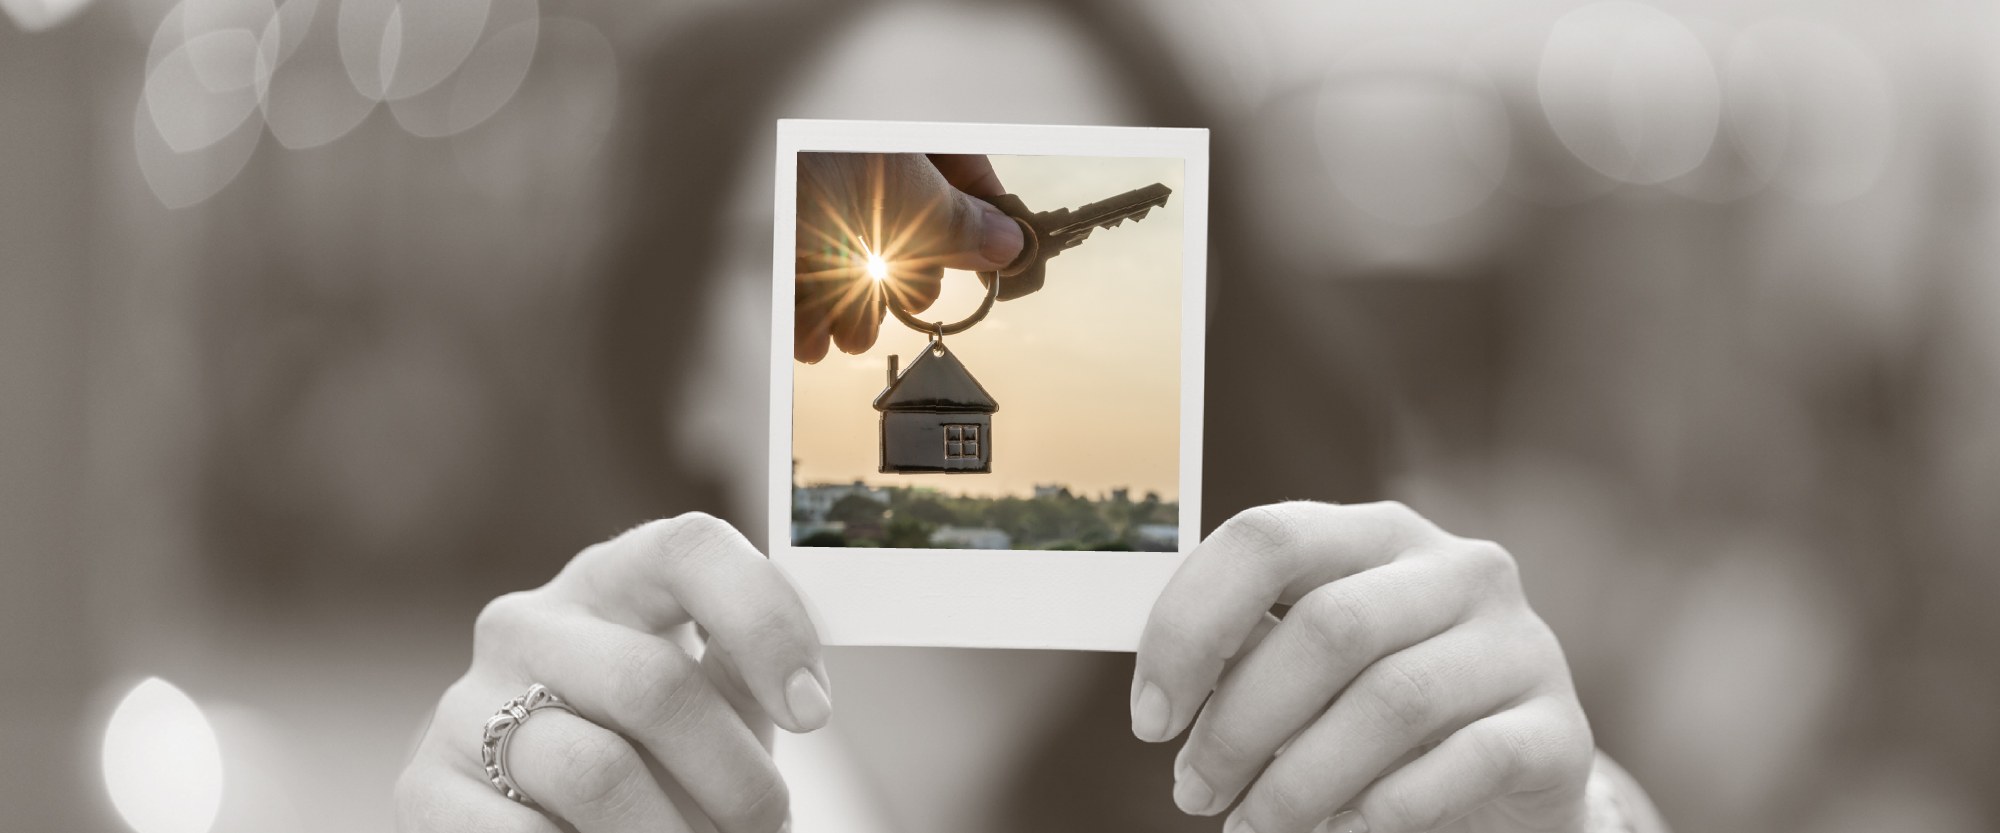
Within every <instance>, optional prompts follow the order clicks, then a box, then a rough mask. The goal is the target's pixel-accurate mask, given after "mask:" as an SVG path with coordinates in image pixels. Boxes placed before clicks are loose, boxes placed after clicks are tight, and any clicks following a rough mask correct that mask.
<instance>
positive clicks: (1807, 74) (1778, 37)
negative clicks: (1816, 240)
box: [1729, 20, 1896, 203]
mask: <svg viewBox="0 0 2000 833" xmlns="http://www.w3.org/2000/svg"><path fill="white" fill-rule="evenodd" d="M1729 68H1730V76H1731V77H1732V78H1736V77H1755V78H1759V79H1762V80H1761V81H1760V83H1758V84H1756V85H1755V86H1746V88H1745V89H1744V90H1743V91H1742V94H1741V95H1740V96H1735V97H1732V101H1731V104H1732V106H1731V110H1730V112H1731V117H1732V118H1743V119H1745V120H1751V119H1762V120H1764V121H1765V122H1771V123H1770V124H1768V126H1767V127H1765V128H1764V129H1763V130H1762V131H1761V134H1760V135H1758V136H1757V137H1756V140H1755V141H1754V143H1752V144H1750V145H1748V146H1746V147H1745V148H1744V151H1745V153H1746V155H1747V156H1748V157H1749V158H1750V159H1751V160H1752V161H1753V162H1754V164H1755V165H1757V166H1758V167H1759V168H1760V169H1761V170H1762V171H1765V172H1767V175H1769V176H1770V177H1771V178H1772V181H1773V182H1774V183H1775V184H1776V185H1777V187H1778V188H1780V189H1781V190H1783V191H1785V192H1787V193H1789V194H1791V195H1793V196H1795V197H1797V198H1799V199H1802V200H1806V201H1809V202H1818V203H1832V202H1839V201H1842V200H1846V199H1851V198H1853V197H1855V196H1858V195H1859V194H1861V193H1863V192H1865V191H1867V190H1868V189H1869V188H1871V187H1872V186H1873V185H1874V184H1875V183H1876V181H1877V180H1879V179H1880V178H1881V175H1882V170H1883V168H1884V166H1885V165H1886V164H1887V163H1888V159H1889V153H1890V150H1891V149H1892V148H1893V146H1894V144H1895V138H1896V105H1895V97H1894V92H1893V89H1892V88H1891V86H1890V83H1889V78H1888V75H1887V73H1886V72H1885V71H1884V69H1883V67H1882V65H1881V62H1880V61H1879V60H1878V59H1877V58H1876V57H1875V56H1874V55H1872V54H1870V53H1869V52H1868V51H1867V50H1865V49H1863V48H1862V47H1861V46H1860V44H1858V43H1856V42H1855V41H1854V39H1853V38H1851V37H1849V36H1848V35H1846V34H1845V33H1843V32H1840V31H1839V30H1837V29H1834V28H1831V27H1828V26H1825V25H1822V24H1818V23H1811V22H1807V21H1800V20H1773V21H1768V22H1765V23H1760V24H1757V25H1755V26H1752V27H1750V28H1748V29H1745V30H1744V31H1743V33H1742V34H1740V35H1739V36H1737V38H1736V41H1735V43H1734V44H1733V45H1732V47H1731V49H1730V58H1729Z"/></svg>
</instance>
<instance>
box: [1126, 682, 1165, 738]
mask: <svg viewBox="0 0 2000 833" xmlns="http://www.w3.org/2000/svg"><path fill="white" fill-rule="evenodd" d="M1132 734H1133V735H1136V736H1138V738H1139V739H1140V740H1143V741H1162V740H1166V739H1167V737H1168V736H1167V693H1166V692H1164V691H1161V690H1160V687H1159V686H1157V685H1154V684H1152V683H1147V684H1146V686H1145V688H1141V689H1139V698H1138V699H1136V700H1133V701H1132Z"/></svg>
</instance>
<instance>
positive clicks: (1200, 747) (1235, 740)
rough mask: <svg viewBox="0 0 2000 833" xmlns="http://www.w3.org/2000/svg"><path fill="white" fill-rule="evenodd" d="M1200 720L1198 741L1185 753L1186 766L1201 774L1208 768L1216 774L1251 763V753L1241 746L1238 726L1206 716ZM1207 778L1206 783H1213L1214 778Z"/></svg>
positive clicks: (1235, 769)
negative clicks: (1186, 754) (1186, 757)
mask: <svg viewBox="0 0 2000 833" xmlns="http://www.w3.org/2000/svg"><path fill="white" fill-rule="evenodd" d="M1201 723H1202V724H1203V725H1202V727H1201V731H1200V734H1199V737H1200V739H1201V742H1200V743H1197V744H1195V747H1194V749H1193V750H1192V751H1190V752H1189V753H1188V765H1189V766H1191V767H1193V768H1195V769H1197V770H1200V771H1202V773H1203V774H1204V775H1207V774H1209V773H1210V772H1211V771H1213V772H1214V773H1215V774H1218V775H1220V774H1222V773H1234V772H1236V771H1238V770H1240V769H1242V768H1243V767H1245V766H1246V765H1248V764H1250V763H1251V760H1252V756H1251V755H1250V753H1249V752H1248V751H1247V750H1246V749H1245V748H1244V746H1243V742H1242V738H1243V733H1242V732H1241V731H1240V730H1239V729H1238V727H1236V726H1233V725H1229V724H1228V723H1226V722H1224V721H1222V720H1209V719H1207V718H1206V716H1204V719H1203V720H1202V721H1201ZM1207 780H1208V781H1209V783H1210V784H1215V783H1216V782H1217V780H1218V779H1216V778H1209V779H1207ZM1220 780H1225V781H1226V780H1230V779H1228V778H1223V779H1220Z"/></svg>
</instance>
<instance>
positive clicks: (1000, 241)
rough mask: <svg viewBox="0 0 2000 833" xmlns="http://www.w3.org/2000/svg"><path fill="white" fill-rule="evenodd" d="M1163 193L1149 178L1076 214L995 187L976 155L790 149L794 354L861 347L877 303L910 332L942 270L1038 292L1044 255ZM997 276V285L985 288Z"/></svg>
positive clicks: (1015, 291) (867, 342) (874, 321)
mask: <svg viewBox="0 0 2000 833" xmlns="http://www.w3.org/2000/svg"><path fill="white" fill-rule="evenodd" d="M1172 194H1173V191H1172V189H1170V188H1168V187H1167V186H1165V185H1163V184H1160V183H1154V184H1152V185H1148V186H1145V187H1143V188H1137V189H1133V190H1131V191H1127V192H1125V193H1123V194H1119V195H1117V196H1114V197H1111V198H1109V199H1105V200H1100V201H1098V202H1094V203H1090V204H1087V205H1084V206H1081V207H1078V208H1075V209H1068V208H1058V209H1055V210H1052V211H1040V212H1037V211H1031V210H1029V208H1028V206H1027V204H1026V203H1025V202H1023V201H1022V199H1021V198H1020V197H1018V196H1015V195H1013V194H1009V193H1006V191H1005V189H1004V188H1002V187H1001V185H1000V178H999V177H998V176H997V175H996V174H994V172H993V165H992V163H991V162H989V161H988V160H987V159H986V157H984V156H976V155H947V154H937V155H932V156H929V157H924V156H920V155H918V154H913V153H903V154H879V153H801V154H799V202H798V237H797V242H796V243H795V246H794V249H795V251H794V255H795V258H796V274H797V284H796V286H797V289H796V292H797V295H796V306H795V308H794V309H795V321H796V327H797V329H796V331H795V335H794V340H793V350H792V352H793V355H794V357H795V358H797V359H798V360H799V361H802V362H807V363H812V362H817V361H819V360H820V359H821V358H824V357H825V356H826V351H827V344H828V342H829V340H830V341H831V342H832V343H833V344H836V345H838V346H839V347H840V349H841V350H842V351H844V352H847V353H861V352H864V351H866V350H867V349H868V348H869V347H871V346H873V345H874V344H875V339H876V336H877V335H878V334H879V333H880V332H881V325H882V317H883V309H884V308H885V307H886V308H887V309H889V310H891V311H894V312H895V313H896V315H897V317H898V318H900V319H902V320H903V321H904V322H905V323H907V324H909V325H910V326H912V327H916V328H917V329H920V330H924V331H926V332H929V331H930V330H931V329H932V327H933V326H935V325H933V324H931V323H928V322H923V321H920V320H918V319H917V318H916V317H915V313H919V312H923V311H924V310H926V309H928V308H930V305H931V303H932V302H934V301H936V300H937V297H938V290H939V284H940V282H941V279H942V277H943V270H945V269H964V270H968V271H974V272H978V273H979V277H980V280H981V281H982V282H985V283H986V284H987V285H988V286H989V288H992V289H993V294H992V295H989V296H988V299H987V302H986V303H985V304H983V305H981V306H980V308H979V310H978V311H977V312H975V313H974V315H973V317H972V318H969V319H966V320H965V321H963V322H960V323H959V324H957V325H953V326H946V327H943V328H942V329H941V332H944V333H951V332H956V331H958V330H961V329H963V328H964V327H966V326H969V325H970V324H971V323H974V322H976V321H977V319H978V318H980V317H982V316H984V315H985V313H986V311H987V310H988V308H989V307H990V305H991V303H992V301H993V299H994V298H995V297H997V298H998V299H999V300H1010V299H1013V298H1019V297H1021V296H1023V295H1027V294H1029V293H1031V292H1034V291H1036V290H1038V289H1040V288H1041V287H1042V281H1043V277H1044V273H1045V272H1046V269H1047V265H1048V261H1049V259H1050V258H1052V257H1055V256H1056V255H1059V254H1061V253H1063V252H1064V251H1066V250H1068V249H1070V248H1073V247H1075V246H1076V245H1077V244H1079V243H1082V242H1083V241H1084V240H1085V239H1087V238H1089V237H1090V233H1091V231H1092V230H1094V229H1098V228H1112V227H1114V226H1117V225H1119V224H1120V223H1123V222H1125V221H1126V220H1133V221H1135V222H1136V221H1138V220H1142V219H1144V218H1145V217H1146V214H1147V213H1148V212H1150V211H1152V210H1153V209H1154V208H1157V207H1159V206H1162V205H1165V204H1166V202H1167V199H1168V197H1169V196H1171V195H1172ZM996 283H997V285H996Z"/></svg>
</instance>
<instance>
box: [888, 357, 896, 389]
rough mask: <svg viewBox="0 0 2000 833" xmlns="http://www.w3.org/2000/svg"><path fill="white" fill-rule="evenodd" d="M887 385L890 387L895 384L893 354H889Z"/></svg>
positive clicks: (894, 358)
mask: <svg viewBox="0 0 2000 833" xmlns="http://www.w3.org/2000/svg"><path fill="white" fill-rule="evenodd" d="M889 384H890V386H892V387H893V386H894V385H895V384H896V354H894V353H890V354H889Z"/></svg>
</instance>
